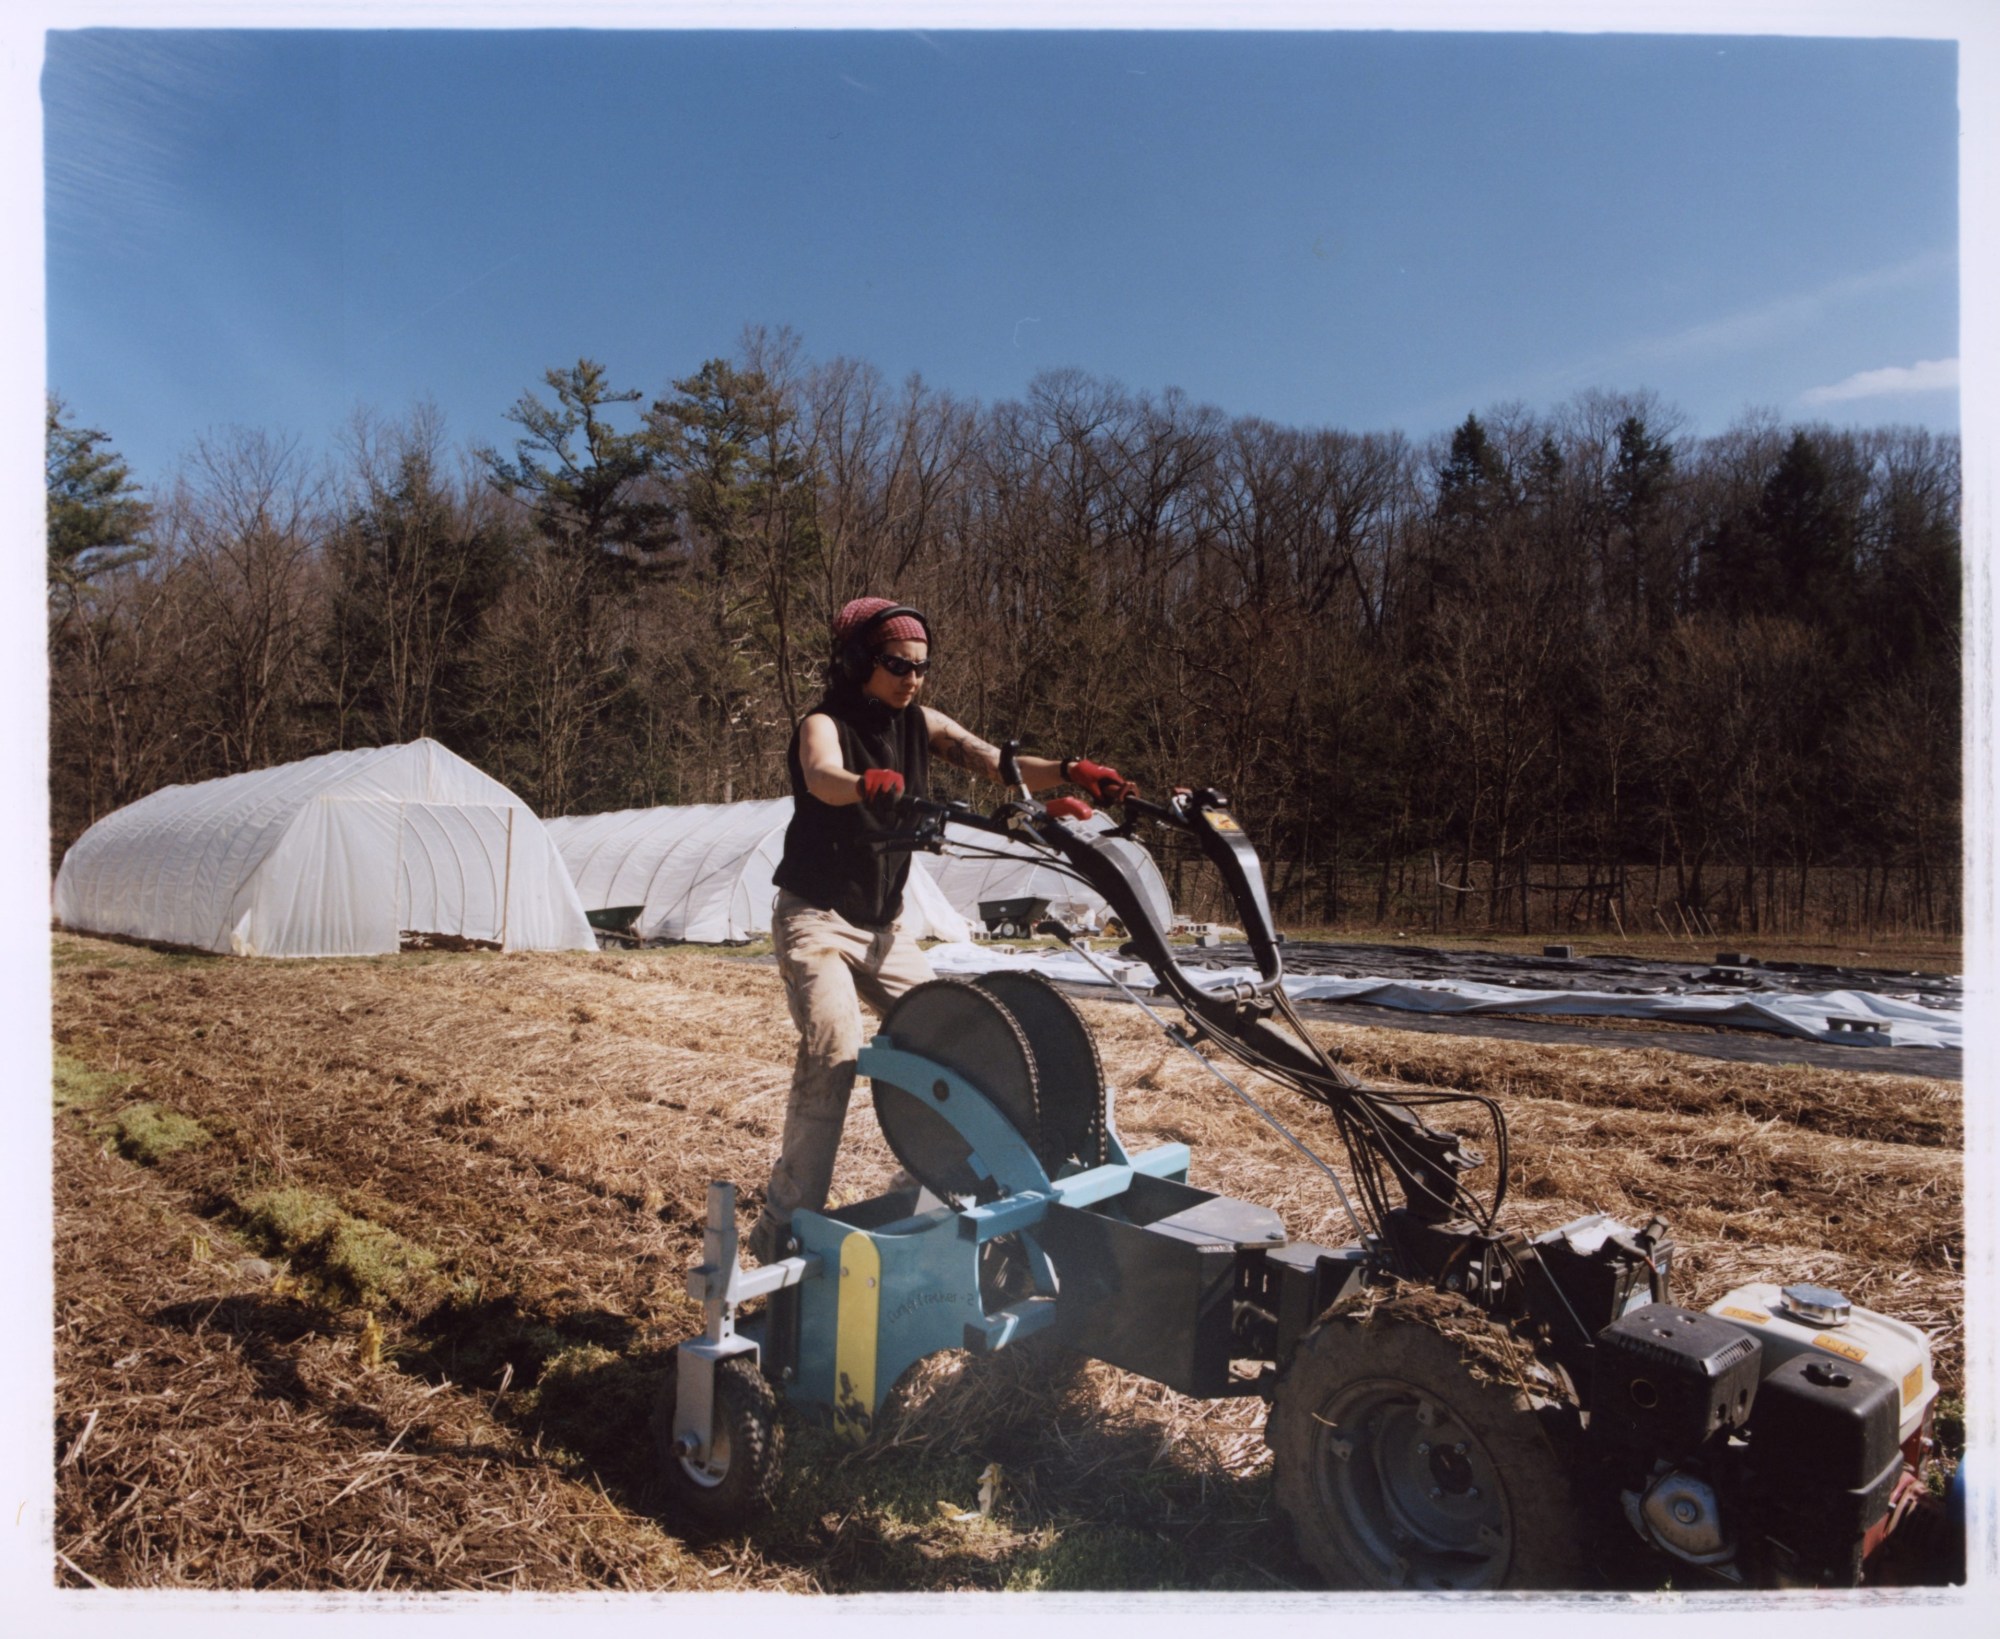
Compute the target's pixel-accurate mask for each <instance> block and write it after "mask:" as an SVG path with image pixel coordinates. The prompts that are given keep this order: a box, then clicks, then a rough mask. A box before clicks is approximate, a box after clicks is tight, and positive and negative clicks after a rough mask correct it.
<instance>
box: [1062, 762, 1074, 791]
mask: <svg viewBox="0 0 2000 1639" xmlns="http://www.w3.org/2000/svg"><path fill="white" fill-rule="evenodd" d="M1075 765H1076V759H1075V758H1074V757H1065V758H1063V760H1062V768H1061V773H1062V777H1063V781H1064V783H1065V784H1067V783H1068V782H1069V771H1070V769H1071V768H1073V767H1074V766H1075Z"/></svg>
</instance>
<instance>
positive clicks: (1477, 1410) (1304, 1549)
mask: <svg viewBox="0 0 2000 1639" xmlns="http://www.w3.org/2000/svg"><path fill="white" fill-rule="evenodd" d="M1467 1315H1468V1316H1469V1317H1471V1320H1472V1323H1473V1324H1484V1323H1485V1322H1484V1320H1483V1317H1479V1316H1478V1313H1477V1311H1476V1310H1472V1309H1471V1308H1470V1306H1468V1308H1467ZM1268 1438H1269V1441H1270V1445H1271V1451H1272V1467H1273V1471H1274V1483H1275V1489H1276V1493H1277V1502H1278V1507H1279V1510H1280V1511H1281V1512H1282V1513H1283V1514H1284V1515H1285V1517H1286V1518H1287V1520H1288V1521H1289V1522H1290V1524H1291V1527H1292V1531H1293V1533H1294V1535H1295V1537H1296V1539H1297V1542H1298V1546H1299V1552H1300V1553H1301V1554H1302V1555H1303V1556H1304V1558H1305V1559H1306V1560H1307V1562H1308V1563H1310V1564H1311V1565H1312V1566H1313V1568H1314V1569H1315V1570H1317V1571H1318V1572H1319V1573H1320V1575H1321V1576H1323V1577H1325V1578H1326V1580H1327V1582H1328V1584H1329V1585H1330V1586H1332V1587H1336V1588H1357V1589H1378V1588H1405V1589H1500V1588H1540V1589H1562V1588H1571V1589H1573V1588H1578V1587H1582V1586H1584V1585H1585V1569H1586V1566H1585V1558H1586V1556H1585V1547H1584V1529H1583V1521H1582V1519H1581V1518H1580V1516H1579V1510H1578V1509H1577V1507H1576V1505H1575V1503H1574V1501H1573V1500H1572V1490H1571V1475H1570V1472H1569V1470H1568V1468H1567V1466H1566V1465H1565V1464H1564V1462H1563V1460H1562V1458H1561V1456H1560V1455H1559V1453H1558V1451H1557V1449H1556V1447H1555V1445H1554V1444H1552V1443H1551V1440H1550V1434H1549V1430H1548V1427H1547V1424H1546V1421H1545V1412H1544V1410H1543V1409H1541V1408H1538V1406H1537V1404H1536V1401H1535V1399H1534V1398H1533V1397H1531V1396H1530V1395H1529V1394H1528V1393H1527V1392H1526V1391H1524V1390H1522V1389H1520V1388H1517V1387H1514V1386H1512V1385H1509V1384H1507V1383H1504V1382H1496V1381H1486V1380H1483V1379H1482V1378H1480V1377H1476V1376H1474V1375H1473V1374H1472V1372H1471V1371H1470V1370H1468V1368H1467V1367H1466V1365H1465V1363H1464V1361H1463V1358H1462V1357H1461V1355H1460V1351H1459V1345H1458V1344H1457V1343H1455V1342H1454V1341H1453V1340H1452V1339H1451V1338H1449V1337H1447V1336H1445V1335H1444V1334H1443V1333H1441V1332H1438V1331H1436V1330H1434V1329H1433V1328H1432V1327H1430V1326H1428V1325H1425V1324H1423V1323H1422V1322H1421V1321H1418V1320H1413V1319H1409V1318H1401V1317H1393V1316H1385V1315H1383V1314H1381V1313H1379V1312H1378V1313H1376V1314H1375V1315H1374V1316H1373V1317H1370V1318H1364V1317H1363V1313H1361V1312H1357V1313H1355V1314H1343V1313H1341V1312H1340V1311H1338V1310H1336V1311H1334V1312H1333V1313H1332V1314H1330V1315H1328V1316H1327V1317H1326V1318H1325V1319H1323V1320H1321V1321H1320V1323H1319V1324H1318V1325H1317V1326H1315V1327H1314V1328H1313V1329H1312V1330H1311V1331H1310V1332H1308V1333H1307V1334H1306V1335H1305V1337H1304V1338H1303V1339H1302V1340H1301V1341H1300V1343H1299V1346H1298V1349H1297V1351H1296V1352H1295V1353H1294V1354H1293V1356H1292V1359H1291V1362H1290V1364H1289V1365H1287V1366H1286V1368H1285V1373H1284V1376H1283V1377H1282V1378H1281V1379H1280V1380H1279V1383H1278V1387H1277V1392H1276V1396H1275V1399H1274V1401H1273V1404H1272V1409H1271V1418H1270V1428H1269V1430H1268Z"/></svg>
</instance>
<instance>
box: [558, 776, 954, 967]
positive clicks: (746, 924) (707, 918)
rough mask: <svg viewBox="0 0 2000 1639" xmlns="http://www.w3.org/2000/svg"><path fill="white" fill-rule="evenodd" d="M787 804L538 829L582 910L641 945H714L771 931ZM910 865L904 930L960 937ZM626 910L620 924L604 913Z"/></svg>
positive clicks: (632, 814)
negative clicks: (619, 926)
mask: <svg viewBox="0 0 2000 1639" xmlns="http://www.w3.org/2000/svg"><path fill="white" fill-rule="evenodd" d="M791 819H792V799H791V798H790V797H774V798H771V799H770V800H768V801H764V802H723V803H692V804H686V805H682V806H675V807H664V808H628V809H624V810H621V811H620V812H618V813H615V814H570V815H565V816H563V817H562V818H560V819H552V820H550V821H549V822H548V828H549V836H550V837H551V838H552V839H553V840H554V842H555V845H556V847H557V848H558V849H559V850H561V853H562V858H563V863H564V864H565V865H567V866H568V867H569V872H570V876H571V878H572V879H573V880H574V881H575V883H576V888H577V892H578V893H579V894H580V895H581V896H582V899H583V904H584V908H585V909H586V910H587V911H589V912H591V913H592V915H593V917H594V919H596V920H597V921H599V922H600V923H609V922H612V921H617V922H619V923H622V924H624V925H625V926H627V927H628V928H629V931H630V933H631V935H632V936H633V937H635V938H638V939H642V940H684V941H686V942H688V943H690V944H708V945H721V944H732V943H737V942H740V941H743V940H747V939H754V938H756V937H757V936H758V935H759V934H764V933H769V932H770V931H771V901H772V899H773V898H774V897H775V896H776V892H777V890H776V889H775V888H774V887H773V886H772V883H771V873H772V872H773V871H774V870H776V869H777V867H778V859H779V856H780V855H781V854H782V853H783V852H784V846H785V827H786V826H787V825H789V824H790V823H791ZM929 863H931V862H930V861H929V860H928V858H918V859H913V860H912V861H911V863H910V885H909V887H908V889H907V890H905V892H904V895H903V915H904V923H905V926H907V927H908V928H909V929H910V931H911V932H912V933H913V934H914V935H915V936H916V937H917V938H919V939H963V938H965V937H966V934H967V932H968V929H967V927H966V923H965V918H964V917H963V916H961V915H959V914H958V913H957V912H956V911H954V909H953V908H952V906H951V905H950V903H949V902H947V900H946V899H945V897H944V895H943V894H941V893H939V892H938V890H937V885H936V884H935V883H934V882H933V881H932V880H931V878H930V876H929V874H928V873H927V871H926V869H925V867H926V865H927V864H929ZM621 910H622V911H627V912H629V913H631V914H630V916H629V918H625V917H616V916H615V915H614V914H613V913H616V912H618V911H621Z"/></svg>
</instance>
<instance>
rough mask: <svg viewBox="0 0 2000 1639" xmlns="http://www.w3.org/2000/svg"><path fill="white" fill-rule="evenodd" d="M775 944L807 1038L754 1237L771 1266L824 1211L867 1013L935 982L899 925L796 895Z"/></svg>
mask: <svg viewBox="0 0 2000 1639" xmlns="http://www.w3.org/2000/svg"><path fill="white" fill-rule="evenodd" d="M771 942H772V944H773V945H775V946H776V947H777V952H778V972H779V974H780V975H782V977H783V978H784V981H785V1001H786V1004H787V1005H788V1006H789V1007H790V1008H791V1012H792V1023H794V1024H795V1025H797V1026H798V1028H799V1055H798V1059H797V1061H796V1062H795V1064H794V1065H793V1069H792V1096H791V1099H790V1101H789V1102H788V1103H787V1104H786V1106H785V1136H784V1141H783V1145H782V1147H781V1148H780V1150H779V1153H778V1164H777V1166H776V1167H775V1168H773V1169H772V1172H771V1184H770V1188H769V1189H768V1190H767V1191H766V1193H765V1197H764V1211H763V1213H762V1215H761V1216H760V1217H759V1219H758V1221H757V1227H756V1228H755V1229H754V1230H753V1231H752V1232H751V1237H750V1250H751V1251H752V1253H753V1254H755V1255H756V1256H757V1257H758V1258H759V1259H761V1260H763V1261H765V1262H769V1261H770V1260H771V1259H772V1258H773V1257H775V1256H777V1255H778V1253H779V1251H780V1250H781V1248H782V1244H783V1234H784V1231H785V1229H786V1227H787V1226H788V1225H789V1224H790V1223H791V1219H792V1214H793V1213H794V1212H796V1211H797V1210H798V1209H799V1208H801V1207H804V1208H806V1209H808V1210H809V1211H817V1210H818V1209H819V1208H821V1207H823V1206H825V1205H826V1197H827V1191H828V1189H829V1188H830V1187H831V1185H832V1182H833V1161H834V1156H835V1154H836V1153H837V1152H838V1151H839V1149H840V1130H841V1127H842V1125H843V1124H844V1123H845V1122H846V1120H847V1103H848V1099H849V1098H850V1096H851V1095H852V1094H853V1091H854V1074H855V1068H854V1065H855V1057H856V1055H857V1054H858V1053H859V1052H860V1051H861V1006H860V1004H861V1003H862V1002H866V1003H867V1004H868V1006H869V1007H870V1008H872V1009H873V1010H874V1011H875V1012H876V1013H877V1014H882V1013H886V1012H887V1011H888V1010H889V1004H890V1003H891V1002H893V1001H895V999H896V998H897V997H898V996H900V995H902V994H903V992H904V991H906V990H908V989H909V988H910V987H911V986H912V985H920V984H922V983H924V982H925V981H926V980H927V979H932V978H935V977H936V975H935V974H934V973H932V972H931V965H930V963H929V962H927V961H926V960H924V953H923V951H922V950H920V949H919V948H918V946H917V942H916V940H915V939H914V938H912V937H911V936H910V935H909V934H907V933H905V932H904V931H903V925H902V923H901V922H900V921H898V922H896V923H895V924H893V925H892V926H890V927H886V928H883V929H881V930H879V931H871V930H870V929H867V928H860V927H856V926H855V925H854V924H853V923H852V922H850V921H848V920H847V918H846V917H844V916H842V915H840V914H839V913H838V912H837V911H823V910H821V909H819V908H818V907H817V906H816V905H809V904H807V903H806V901H805V900H803V899H801V898H799V896H798V895H797V894H795V893H792V892H791V891H790V890H788V889H782V888H781V889H780V890H779V891H778V903H777V907H776V909H775V910H774V912H773V913H772V918H771Z"/></svg>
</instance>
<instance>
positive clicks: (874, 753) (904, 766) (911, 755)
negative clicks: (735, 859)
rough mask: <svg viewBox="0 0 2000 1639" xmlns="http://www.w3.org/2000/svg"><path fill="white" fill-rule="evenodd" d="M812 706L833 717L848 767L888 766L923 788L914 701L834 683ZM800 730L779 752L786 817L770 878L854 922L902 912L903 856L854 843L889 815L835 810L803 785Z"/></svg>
mask: <svg viewBox="0 0 2000 1639" xmlns="http://www.w3.org/2000/svg"><path fill="white" fill-rule="evenodd" d="M813 711H816V712H821V713H823V714H824V715H826V716H828V717H830V718H832V719H833V726H834V729H835V731H836V732H837V733H838V734H839V736H840V760H841V761H842V762H843V763H845V764H846V765H847V768H848V769H849V771H850V772H852V773H855V774H861V773H865V772H866V771H867V770H869V769H871V768H893V769H894V770H895V771H896V772H897V773H899V774H901V775H902V776H903V790H904V792H905V793H906V794H907V795H909V796H913V797H924V796H928V795H929V794H930V788H931V787H930V772H931V742H930V735H929V733H928V732H927V731H926V729H925V727H924V708H923V707H922V706H920V705H909V706H905V707H904V708H903V709H902V710H901V711H896V710H893V709H891V708H890V707H888V706H885V705H884V704H883V703H882V702H881V701H880V700H877V699H875V698H874V697H873V696H871V695H866V694H863V693H861V691H860V690H859V689H854V688H850V687H836V688H834V689H831V690H829V691H828V692H827V694H826V696H825V698H823V699H822V700H821V701H820V702H819V704H818V705H816V706H814V707H813ZM808 715H810V713H808ZM804 731H805V725H804V723H803V722H801V723H800V725H799V727H798V728H797V729H794V730H793V731H792V744H791V749H790V750H789V751H788V752H787V753H786V763H787V765H788V766H789V768H790V769H791V774H792V822H791V824H790V825H788V826H787V827H786V828H785V852H784V857H783V858H782V859H780V860H779V861H778V868H777V869H776V870H775V871H773V872H772V873H771V880H772V881H773V882H775V883H776V884H777V885H778V886H779V887H781V888H789V889H790V890H791V891H792V892H793V893H795V894H797V895H798V896H799V897H800V898H801V899H803V900H805V901H806V902H807V903H808V904H811V905H817V906H818V907H819V908H820V909H821V910H823V911H838V912H839V913H840V914H841V915H842V916H844V917H846V918H847V920H848V921H850V922H852V923H853V924H854V925H855V926H856V927H861V928H886V927H887V926H888V925H889V924H890V923H891V922H893V921H895V920H896V917H897V916H898V914H899V913H900V912H901V911H902V908H903V884H904V883H905V882H907V881H908V880H909V877H910V856H909V855H908V854H907V853H902V852H893V851H890V850H887V849H874V848H870V847H867V846H866V845H865V844H864V843H863V841H862V839H863V838H864V837H866V836H869V835H871V834H873V833H877V832H881V831H890V830H895V829H896V828H897V827H896V825H895V823H894V821H893V820H886V819H881V818H878V817H877V816H875V815H874V814H871V813H870V812H869V811H868V810H867V809H866V808H865V807H864V806H862V805H861V804H860V803H853V804H850V805H848V806H847V807H843V808H836V807H834V806H833V805H832V804H831V803H824V802H821V801H820V800H819V798H817V797H815V796H814V795H813V794H812V793H811V792H810V791H808V790H807V789H806V779H805V772H804V770H803V768H802V767H801V766H800V762H799V740H800V737H801V735H802V734H803V733H804Z"/></svg>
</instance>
